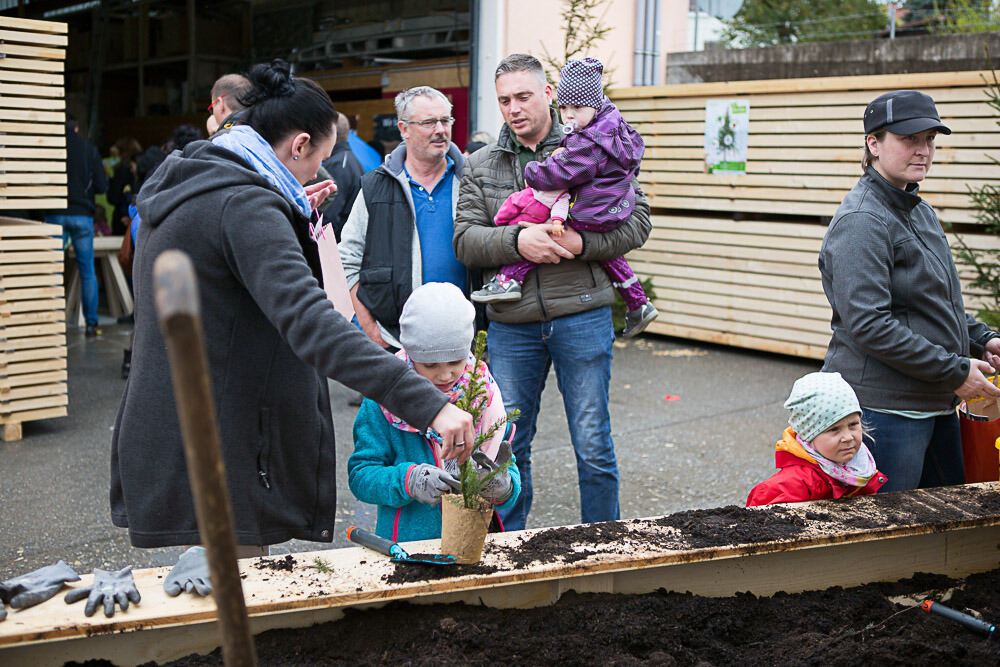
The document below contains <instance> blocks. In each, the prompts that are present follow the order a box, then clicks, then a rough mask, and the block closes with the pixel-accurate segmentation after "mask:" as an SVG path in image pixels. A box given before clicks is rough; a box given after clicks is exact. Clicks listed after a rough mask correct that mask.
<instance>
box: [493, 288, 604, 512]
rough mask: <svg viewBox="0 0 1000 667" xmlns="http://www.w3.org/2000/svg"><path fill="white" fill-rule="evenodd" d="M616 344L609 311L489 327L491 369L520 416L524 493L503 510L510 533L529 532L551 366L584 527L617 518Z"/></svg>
mask: <svg viewBox="0 0 1000 667" xmlns="http://www.w3.org/2000/svg"><path fill="white" fill-rule="evenodd" d="M614 338H615V336H614V329H613V327H612V324H611V309H610V308H606V307H605V308H597V309H594V310H588V311H586V312H583V313H577V314H575V315H566V316H564V317H560V318H558V319H555V320H553V321H551V322H529V323H526V324H504V323H502V322H491V323H490V328H489V337H488V346H489V351H490V370H491V371H492V372H493V377H494V378H496V381H497V384H499V385H500V393H501V395H502V396H503V402H504V407H505V408H506V409H507V410H508V411H510V410H513V409H515V408H516V409H519V410H520V411H521V416H520V418H519V419H518V420H517V433H516V434H515V436H514V442H513V443H511V444H512V448H513V450H514V456H516V457H517V467H518V470H520V472H521V495H520V496H519V497H518V499H517V502H516V503H514V505H513V506H512V507H511V508H509V509H508V510H506V511H502V512H500V519H501V520H502V521H503V524H504V528H506V529H507V530H521V529H523V528H524V525H525V522H526V521H527V518H528V512H529V511H530V510H531V498H532V486H531V441H532V439H533V438H534V437H535V431H536V430H537V429H536V422H537V420H538V406H539V402H540V400H541V397H542V390H543V389H544V388H545V378H546V376H547V375H548V372H549V367H550V366H551V365H552V364H553V363H554V364H555V368H556V380H557V382H558V383H559V391H560V392H561V393H562V396H563V405H565V406H566V419H567V421H568V422H569V433H570V439H571V440H572V442H573V449H574V451H575V452H576V471H577V476H578V478H579V484H580V518H581V520H582V522H583V523H590V522H593V521H612V520H615V519H618V518H619V516H620V515H619V510H618V462H617V461H616V459H615V443H614V442H613V441H612V440H611V415H610V413H609V412H608V390H609V386H610V383H611V351H612V344H613V343H614Z"/></svg>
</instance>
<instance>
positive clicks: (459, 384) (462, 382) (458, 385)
mask: <svg viewBox="0 0 1000 667" xmlns="http://www.w3.org/2000/svg"><path fill="white" fill-rule="evenodd" d="M396 356H397V357H399V358H400V359H402V360H403V361H405V362H406V363H407V364H408V365H409V366H410V368H413V361H412V360H411V359H410V357H409V355H407V354H406V350H400V351H399V352H397V353H396ZM475 361H476V358H475V357H474V356H472V353H471V352H470V353H469V357H468V359H467V360H466V364H465V370H464V371H463V372H462V375H461V377H459V378H458V380H457V381H456V382H455V384H453V385H452V387H451V389H449V390H448V391H446V392H444V393H446V394H447V395H448V402H449V403H454V402H455V401H457V400H458V399H460V398H462V397H463V396H465V392H466V390H467V389H468V388H469V382H470V381H471V380H472V369H473V364H474V363H475ZM478 370H479V374H480V376H481V377H485V378H486V396H484V397H481V398H480V400H479V405H481V406H482V402H483V401H486V405H485V406H482V407H483V408H484V409H483V411H482V415H483V416H485V414H486V410H485V408H487V407H489V406H490V404H492V403H493V397H494V396H496V395H497V386H496V381H495V380H494V379H493V376H492V375H491V374H490V371H489V368H487V366H486V363H485V362H483V361H480V362H479V365H478ZM382 414H383V415H385V418H386V419H388V420H389V423H390V424H392V426H393V427H394V428H398V429H399V430H401V431H407V432H409V433H423V435H424V436H425V437H427V438H428V439H429V440H431V441H432V442H434V443H435V444H437V445H440V444H441V436H440V435H438V434H437V432H436V431H435V430H434V429H432V428H428V429H427V431H426V433H424V432H422V431H420V430H418V429H417V428H415V427H413V426H410V425H409V424H407V423H406V422H405V421H404V420H403V418H402V417H397V416H396V415H394V414H392V413H391V412H389V411H388V410H386V409H385V408H382ZM482 422H483V419H482V417H480V420H479V423H478V424H476V433H480V432H481V430H482V426H483V423H482Z"/></svg>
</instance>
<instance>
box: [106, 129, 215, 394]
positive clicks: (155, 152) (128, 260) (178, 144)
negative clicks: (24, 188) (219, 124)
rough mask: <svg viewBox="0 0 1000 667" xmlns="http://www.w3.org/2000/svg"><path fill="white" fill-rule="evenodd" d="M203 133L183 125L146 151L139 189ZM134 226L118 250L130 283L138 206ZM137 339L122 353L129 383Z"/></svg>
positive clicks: (124, 376) (123, 372)
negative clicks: (160, 145)
mask: <svg viewBox="0 0 1000 667" xmlns="http://www.w3.org/2000/svg"><path fill="white" fill-rule="evenodd" d="M201 138H202V136H201V130H199V129H198V128H196V127H195V126H194V125H180V126H178V127H177V128H175V129H174V131H173V134H171V135H170V138H169V139H168V140H167V141H166V142H165V143H164V144H163V148H162V150H161V149H160V147H159V146H150V147H149V148H148V149H146V152H145V153H143V154H142V157H140V158H139V161H138V169H137V181H138V183H137V184H136V189H137V190H138V191H140V192H141V191H142V186H143V184H144V183H145V182H146V179H148V178H149V177H150V176H152V175H153V172H154V171H156V168H157V167H159V166H160V163H162V162H163V161H164V160H165V159H166V157H167V154H168V153H172V152H173V151H175V150H178V151H181V150H184V147H185V146H187V145H188V144H189V143H191V142H192V141H198V140H199V139H201ZM128 212H129V217H130V219H131V220H130V224H129V229H128V231H127V232H126V233H125V235H124V237H122V245H121V248H119V249H118V263H119V264H121V267H122V270H123V271H124V272H125V275H127V276H128V277H129V279H130V282H131V278H132V259H133V257H134V256H135V244H136V241H137V240H138V238H139V223H140V222H141V221H142V220H141V218H140V216H139V209H138V208H136V205H135V204H132V205H131V206H129V208H128ZM125 319H127V321H128V322H129V323H131V322H134V321H135V317H134V313H130V314H129V315H128V316H126V318H119V320H118V321H119V322H122V323H124V322H123V320H125ZM134 335H135V332H134V331H133V333H132V336H130V337H129V345H128V347H127V348H126V349H125V350H124V351H123V352H122V368H121V375H122V379H123V380H127V379H128V375H129V373H130V372H131V370H132V339H133V337H134Z"/></svg>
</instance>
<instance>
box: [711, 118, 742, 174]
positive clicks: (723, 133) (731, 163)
mask: <svg viewBox="0 0 1000 667" xmlns="http://www.w3.org/2000/svg"><path fill="white" fill-rule="evenodd" d="M749 130H750V100H749V99H734V100H708V101H707V102H706V103H705V171H707V172H708V173H709V174H715V173H720V174H745V173H746V171H747V136H748V134H749Z"/></svg>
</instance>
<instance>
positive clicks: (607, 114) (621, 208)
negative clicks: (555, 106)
mask: <svg viewBox="0 0 1000 667" xmlns="http://www.w3.org/2000/svg"><path fill="white" fill-rule="evenodd" d="M559 145H560V146H565V147H566V150H565V151H564V152H562V153H560V154H559V155H556V156H554V157H550V158H548V159H547V160H545V161H544V162H529V163H528V165H527V166H526V167H525V168H524V181H525V183H527V184H528V185H529V186H531V187H533V188H535V189H537V190H569V192H570V194H571V195H572V196H573V207H572V208H571V209H570V219H571V222H570V223H569V224H570V226H572V227H573V228H575V229H582V230H584V231H605V230H608V229H614V228H616V227H618V226H619V225H620V224H621V223H623V222H624V221H625V220H628V218H629V216H631V215H632V208H633V207H634V206H635V188H633V187H632V179H634V178H635V177H636V175H637V174H638V173H639V164H640V163H641V162H642V154H643V152H644V151H645V150H646V146H645V144H644V143H643V141H642V137H640V136H639V133H638V132H636V131H635V128H633V127H632V126H631V125H629V124H628V123H626V122H625V120H624V119H623V118H622V115H621V113H619V111H618V107H616V106H615V105H614V104H613V103H612V102H611V100H609V99H608V98H607V97H605V98H604V101H603V102H602V104H601V108H600V109H598V110H597V113H596V114H595V115H594V119H593V120H592V121H591V122H590V125H588V126H587V127H585V128H583V129H582V130H578V131H575V132H572V133H570V134H567V135H566V136H564V137H563V139H562V141H561V142H560V143H559Z"/></svg>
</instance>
